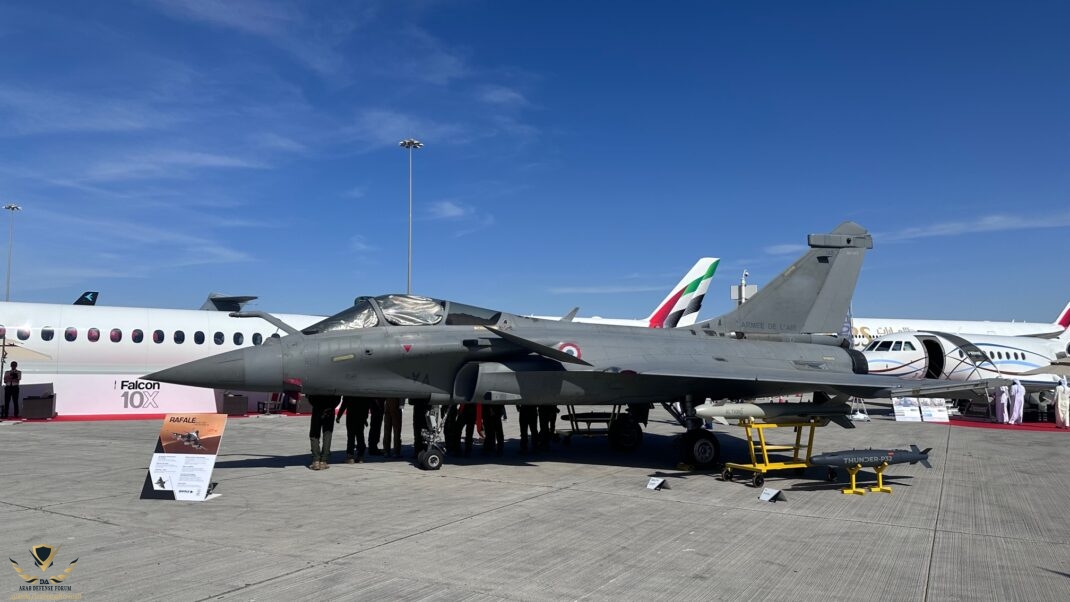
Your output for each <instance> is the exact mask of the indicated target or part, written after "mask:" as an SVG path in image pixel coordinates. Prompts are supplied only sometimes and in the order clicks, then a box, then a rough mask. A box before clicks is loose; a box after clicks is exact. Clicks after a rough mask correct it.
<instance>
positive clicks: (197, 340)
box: [193, 330, 204, 345]
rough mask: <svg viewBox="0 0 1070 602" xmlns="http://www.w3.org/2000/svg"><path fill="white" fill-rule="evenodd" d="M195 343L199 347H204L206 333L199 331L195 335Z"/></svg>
mask: <svg viewBox="0 0 1070 602" xmlns="http://www.w3.org/2000/svg"><path fill="white" fill-rule="evenodd" d="M193 342H194V343H197V344H198V345H203V344H204V333H203V332H201V331H199V330H198V331H197V332H195V333H193Z"/></svg>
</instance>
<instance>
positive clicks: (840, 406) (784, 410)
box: [695, 402, 855, 429]
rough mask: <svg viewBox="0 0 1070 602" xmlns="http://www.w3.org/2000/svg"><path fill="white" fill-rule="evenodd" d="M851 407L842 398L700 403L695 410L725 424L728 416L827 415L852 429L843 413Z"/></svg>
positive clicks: (789, 418)
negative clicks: (810, 400) (791, 401)
mask: <svg viewBox="0 0 1070 602" xmlns="http://www.w3.org/2000/svg"><path fill="white" fill-rule="evenodd" d="M850 413H851V407H850V406H849V405H848V404H846V403H844V402H827V403H725V404H719V405H714V404H710V403H707V404H703V405H700V406H697V407H696V408H695V414H697V415H698V416H701V417H702V418H709V419H710V420H714V421H716V422H718V423H720V424H724V425H727V424H728V421H729V420H739V419H746V418H760V419H762V420H764V421H765V422H773V423H777V422H806V421H807V420H809V419H811V418H827V419H828V420H830V421H832V422H835V423H836V424H838V425H840V426H842V427H844V428H849V429H853V428H854V427H855V425H854V423H852V422H851V421H850V420H849V419H848V418H847V416H848V415H849V414H850Z"/></svg>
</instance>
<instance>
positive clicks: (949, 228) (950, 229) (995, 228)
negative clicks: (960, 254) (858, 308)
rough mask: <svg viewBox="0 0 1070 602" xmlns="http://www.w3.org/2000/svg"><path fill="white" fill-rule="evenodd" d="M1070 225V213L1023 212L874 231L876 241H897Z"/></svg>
mask: <svg viewBox="0 0 1070 602" xmlns="http://www.w3.org/2000/svg"><path fill="white" fill-rule="evenodd" d="M1068 226H1070V213H1060V214H1056V215H1048V216H1042V217H1037V216H1023V215H999V214H996V215H985V216H981V217H978V218H975V219H972V220H961V221H955V222H941V223H938V224H929V225H926V226H916V227H910V228H903V229H901V230H898V231H895V232H884V233H880V234H874V235H873V238H874V240H876V241H877V242H897V241H903V240H914V239H917V238H930V237H934V236H959V235H962V234H979V233H982V232H1004V231H1008V230H1035V229H1041V228H1065V227H1068Z"/></svg>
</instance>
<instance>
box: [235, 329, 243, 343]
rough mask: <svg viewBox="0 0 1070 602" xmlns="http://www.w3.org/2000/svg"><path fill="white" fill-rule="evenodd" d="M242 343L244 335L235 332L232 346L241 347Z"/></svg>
mask: <svg viewBox="0 0 1070 602" xmlns="http://www.w3.org/2000/svg"><path fill="white" fill-rule="evenodd" d="M244 342H245V335H243V334H242V333H240V332H235V333H234V344H235V345H241V344H242V343H244Z"/></svg>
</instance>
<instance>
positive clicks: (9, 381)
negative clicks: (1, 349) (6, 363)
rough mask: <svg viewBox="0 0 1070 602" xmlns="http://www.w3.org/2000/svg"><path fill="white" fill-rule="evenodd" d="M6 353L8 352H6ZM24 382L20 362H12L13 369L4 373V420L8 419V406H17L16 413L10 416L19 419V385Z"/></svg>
mask: <svg viewBox="0 0 1070 602" xmlns="http://www.w3.org/2000/svg"><path fill="white" fill-rule="evenodd" d="M5 353H6V351H5ZM20 382H22V370H19V363H18V362H11V369H10V370H8V371H7V372H4V411H3V415H2V416H0V417H2V418H7V417H8V416H9V414H8V413H7V406H8V404H11V403H14V404H15V413H14V414H10V416H11V417H12V418H18V417H19V383H20Z"/></svg>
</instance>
